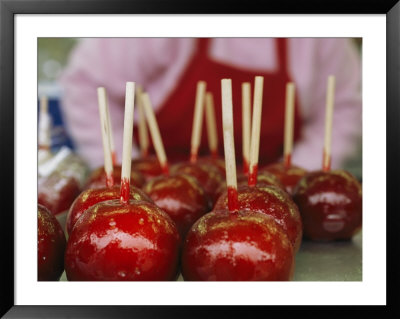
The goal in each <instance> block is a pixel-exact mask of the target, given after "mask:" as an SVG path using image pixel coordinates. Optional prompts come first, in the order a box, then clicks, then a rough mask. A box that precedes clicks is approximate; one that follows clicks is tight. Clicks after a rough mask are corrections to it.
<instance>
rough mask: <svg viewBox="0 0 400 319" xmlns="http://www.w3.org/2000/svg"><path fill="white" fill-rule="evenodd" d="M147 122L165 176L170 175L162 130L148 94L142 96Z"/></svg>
mask: <svg viewBox="0 0 400 319" xmlns="http://www.w3.org/2000/svg"><path fill="white" fill-rule="evenodd" d="M140 96H141V100H142V105H143V109H144V112H145V114H146V118H147V122H148V124H149V129H150V134H151V139H152V141H153V145H154V148H155V151H156V154H157V158H158V161H159V162H160V166H161V168H162V170H163V172H164V174H165V175H168V174H169V166H168V161H167V156H166V155H165V149H164V144H163V141H162V139H161V134H160V129H159V128H158V124H157V120H156V117H155V115H154V111H153V108H152V106H151V101H150V97H149V95H148V94H147V93H143V94H141V95H140Z"/></svg>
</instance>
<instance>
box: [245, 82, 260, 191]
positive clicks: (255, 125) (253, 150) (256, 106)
mask: <svg viewBox="0 0 400 319" xmlns="http://www.w3.org/2000/svg"><path fill="white" fill-rule="evenodd" d="M263 85H264V78H263V77H262V76H256V77H255V84H254V100H253V122H252V124H251V144H250V164H249V179H248V185H249V186H251V187H253V186H256V184H257V170H258V154H259V149H260V131H261V113H262V98H263Z"/></svg>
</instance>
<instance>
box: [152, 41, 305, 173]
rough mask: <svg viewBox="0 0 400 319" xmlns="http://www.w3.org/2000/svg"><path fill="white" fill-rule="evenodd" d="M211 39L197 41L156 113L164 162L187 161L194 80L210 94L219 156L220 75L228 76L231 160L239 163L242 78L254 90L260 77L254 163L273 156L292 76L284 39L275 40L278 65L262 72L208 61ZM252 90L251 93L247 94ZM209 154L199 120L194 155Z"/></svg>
mask: <svg viewBox="0 0 400 319" xmlns="http://www.w3.org/2000/svg"><path fill="white" fill-rule="evenodd" d="M211 41H212V40H211V39H207V38H200V39H198V50H197V52H196V53H195V54H194V57H193V58H192V61H191V62H190V63H189V65H188V67H187V68H186V71H185V72H184V73H183V74H182V76H181V78H180V79H179V80H178V83H177V85H176V88H175V90H174V91H173V92H172V93H171V94H170V95H169V97H168V98H167V99H166V101H165V102H164V104H163V105H162V107H161V108H160V111H159V112H158V113H157V114H156V117H157V121H158V125H159V127H160V132H161V134H162V138H163V142H164V146H165V151H166V153H167V157H168V161H169V162H171V163H172V162H176V161H183V160H185V161H187V160H189V158H190V141H191V133H192V122H193V114H194V104H195V96H196V86H197V82H198V81H200V80H202V81H205V82H206V83H207V88H206V90H207V91H208V92H211V93H212V94H213V95H214V103H215V114H216V120H217V130H218V151H219V154H220V155H222V156H223V154H224V147H223V136H222V108H221V79H223V78H230V79H232V94H233V117H234V135H235V151H236V161H237V163H238V164H241V163H242V102H241V101H242V97H241V90H242V89H241V85H242V82H250V83H251V85H252V91H253V90H254V78H255V76H257V75H260V76H263V77H264V92H263V110H262V120H261V140H260V152H259V164H260V166H263V165H265V164H269V163H271V162H274V161H276V160H278V159H279V158H280V157H281V156H282V154H283V127H284V114H285V92H286V83H287V82H290V81H291V79H290V77H289V75H288V70H287V63H288V62H287V40H286V39H283V38H279V39H276V50H277V57H278V63H279V65H278V68H277V71H276V72H270V73H262V72H254V71H248V70H243V69H239V68H235V67H234V66H232V65H228V64H222V63H220V62H216V61H213V60H212V59H211V58H210V57H209V54H208V50H209V45H210V42H211ZM252 94H253V92H252ZM294 125H295V129H294V139H295V140H297V139H298V137H299V135H300V129H301V127H300V125H301V121H300V116H299V107H298V102H297V99H296V105H295V118H294ZM207 154H209V149H208V143H207V134H206V124H205V119H204V120H203V132H202V140H201V145H200V149H199V156H202V155H207Z"/></svg>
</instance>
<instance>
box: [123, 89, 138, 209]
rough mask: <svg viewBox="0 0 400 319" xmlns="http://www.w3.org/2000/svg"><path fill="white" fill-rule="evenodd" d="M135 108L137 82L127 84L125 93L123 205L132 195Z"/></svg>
mask: <svg viewBox="0 0 400 319" xmlns="http://www.w3.org/2000/svg"><path fill="white" fill-rule="evenodd" d="M134 108H135V82H127V83H126V93H125V115H124V140H123V149H122V169H121V203H125V204H126V203H128V201H129V193H130V178H131V161H132V135H133V114H134Z"/></svg>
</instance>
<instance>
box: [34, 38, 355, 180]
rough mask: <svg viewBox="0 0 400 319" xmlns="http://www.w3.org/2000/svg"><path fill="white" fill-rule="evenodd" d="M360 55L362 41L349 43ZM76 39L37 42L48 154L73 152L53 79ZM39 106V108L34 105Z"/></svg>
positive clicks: (351, 163) (352, 163)
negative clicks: (47, 122)
mask: <svg viewBox="0 0 400 319" xmlns="http://www.w3.org/2000/svg"><path fill="white" fill-rule="evenodd" d="M352 40H353V41H354V42H355V44H356V46H357V47H358V49H359V52H360V55H361V54H362V39H361V38H353V39H352ZM79 41H80V39H79V38H38V96H41V95H46V96H47V97H48V98H49V111H50V114H51V116H52V121H53V128H52V132H51V143H52V150H53V151H57V150H58V149H59V148H60V147H61V146H63V145H66V146H68V147H70V148H72V149H73V148H74V145H73V142H72V141H71V139H70V138H69V137H68V134H67V133H66V131H65V129H64V126H63V119H62V114H61V113H60V109H59V104H58V103H59V97H60V92H61V90H60V87H59V86H58V84H57V81H56V80H57V78H58V76H59V75H60V74H61V72H62V70H63V69H64V67H65V66H66V65H67V63H68V59H69V56H70V53H71V51H72V49H73V48H74V47H75V46H76V45H77V44H78V43H79ZM38 105H39V104H38ZM345 169H347V170H348V171H350V172H351V173H353V174H354V175H355V176H357V177H358V178H359V179H360V180H361V178H362V141H360V143H359V149H358V150H357V156H355V157H354V158H352V159H351V160H349V161H348V162H347V163H346V167H345Z"/></svg>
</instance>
